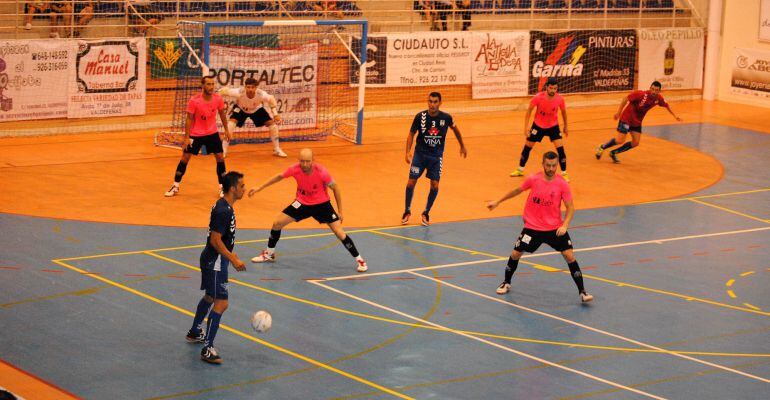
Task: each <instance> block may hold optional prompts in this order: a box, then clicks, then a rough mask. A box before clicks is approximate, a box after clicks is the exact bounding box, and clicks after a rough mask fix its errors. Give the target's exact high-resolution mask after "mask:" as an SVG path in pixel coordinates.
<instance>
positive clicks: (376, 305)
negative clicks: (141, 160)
mask: <svg viewBox="0 0 770 400" xmlns="http://www.w3.org/2000/svg"><path fill="white" fill-rule="evenodd" d="M308 282H310V283H312V284H314V285H317V286H320V287H322V288H324V289H327V290H329V291H331V292H334V293H337V294H340V295H342V296H345V297H349V298H351V299H353V300H356V301H359V302H361V303H364V304H368V305H370V306H372V307H375V308H379V309H382V310H385V311H388V312H390V313H393V314H396V315H400V316H402V317H405V318H408V319H411V320H414V321H417V322H421V323H423V324H427V325H431V326H435V327H437V328H440V329H443V330H446V331H447V332H450V333H454V334H456V335H459V336H462V337H465V338H468V339H471V340H475V341H478V342H481V343H484V344H486V345H489V346H492V347H495V348H498V349H500V350H503V351H507V352H509V353H513V354H516V355H519V356H521V357H524V358H528V359H530V360H533V361H536V362H539V363H541V364H545V365H549V366H551V367H554V368H557V369H561V370H564V371H567V372H572V373H574V374H577V375H580V376H583V377H584V378H588V379H591V380H595V381H597V382H600V383H604V384H606V385H609V386H613V387H615V388H619V389H623V390H627V391H630V392H633V393H636V394H639V395H642V396H645V397H649V398H653V399H665V398H664V397H659V396H656V395H654V394H652V393H647V392H645V391H642V390H638V389H634V388H632V387H629V386H625V385H622V384H620V383H617V382H613V381H610V380H608V379H604V378H601V377H598V376H596V375H592V374H589V373H587V372H583V371H580V370H577V369H574V368H570V367H567V366H565V365H561V364H558V363H555V362H553V361H548V360H546V359H544V358H540V357H537V356H535V355H532V354H529V353H525V352H523V351H520V350H516V349H514V348H511V347H507V346H503V345H501V344H498V343H495V342H492V341H489V340H486V339H482V338H480V337H477V336H474V335H471V334H468V333H464V332H462V331H459V330H456V329H452V328H449V327H446V326H443V325H440V324H437V323H435V322H431V321H428V320H424V319H422V318H419V317H415V316H413V315H411V314H407V313H405V312H403V311H399V310H396V309H394V308H390V307H388V306H385V305H382V304H379V303H375V302H373V301H370V300H367V299H364V298H361V297H358V296H356V295H353V294H350V293H347V292H345V291H342V290H339V289H336V288H333V287H331V286H327V285H325V284H324V283H323V281H317V280H311V281H308Z"/></svg>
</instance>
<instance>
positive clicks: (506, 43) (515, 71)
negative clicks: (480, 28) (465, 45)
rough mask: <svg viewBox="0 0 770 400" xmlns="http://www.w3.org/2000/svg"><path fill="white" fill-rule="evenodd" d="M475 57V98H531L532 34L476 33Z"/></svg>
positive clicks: (473, 53)
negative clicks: (528, 95) (529, 95)
mask: <svg viewBox="0 0 770 400" xmlns="http://www.w3.org/2000/svg"><path fill="white" fill-rule="evenodd" d="M471 56H472V57H473V59H472V64H471V82H472V84H473V98H474V99H489V98H495V97H515V96H526V95H527V85H528V82H529V81H528V76H529V74H528V69H529V32H527V31H520V32H517V31H511V32H497V31H496V32H475V33H474V34H473V37H472V40H471Z"/></svg>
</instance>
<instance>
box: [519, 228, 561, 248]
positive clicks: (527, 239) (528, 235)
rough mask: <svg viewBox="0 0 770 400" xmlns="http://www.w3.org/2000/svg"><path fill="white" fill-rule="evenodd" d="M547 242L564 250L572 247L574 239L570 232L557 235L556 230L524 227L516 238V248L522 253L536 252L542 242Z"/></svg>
mask: <svg viewBox="0 0 770 400" xmlns="http://www.w3.org/2000/svg"><path fill="white" fill-rule="evenodd" d="M543 243H545V244H547V245H549V246H551V247H552V248H553V249H554V250H556V251H558V252H562V251H565V250H569V249H571V248H572V239H570V237H569V232H565V233H564V235H562V236H556V231H555V230H553V231H536V230H534V229H529V228H524V229H523V230H522V231H521V234H520V235H519V238H518V239H516V244H514V246H513V248H514V250H516V251H518V252H521V253H534V252H535V251H537V248H538V247H540V245H541V244H543Z"/></svg>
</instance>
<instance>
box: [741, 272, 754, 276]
mask: <svg viewBox="0 0 770 400" xmlns="http://www.w3.org/2000/svg"><path fill="white" fill-rule="evenodd" d="M753 273H754V271H746V272H744V273H742V274H741V276H742V277H743V276H749V275H752V274H753Z"/></svg>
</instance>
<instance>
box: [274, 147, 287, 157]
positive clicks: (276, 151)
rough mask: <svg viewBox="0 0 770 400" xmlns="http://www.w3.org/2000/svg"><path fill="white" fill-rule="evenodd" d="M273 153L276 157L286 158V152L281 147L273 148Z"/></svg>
mask: <svg viewBox="0 0 770 400" xmlns="http://www.w3.org/2000/svg"><path fill="white" fill-rule="evenodd" d="M273 155H274V156H276V157H281V158H286V153H284V152H283V150H281V149H275V150H273Z"/></svg>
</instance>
